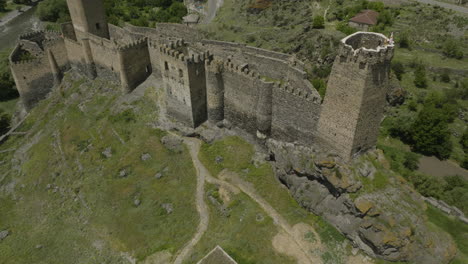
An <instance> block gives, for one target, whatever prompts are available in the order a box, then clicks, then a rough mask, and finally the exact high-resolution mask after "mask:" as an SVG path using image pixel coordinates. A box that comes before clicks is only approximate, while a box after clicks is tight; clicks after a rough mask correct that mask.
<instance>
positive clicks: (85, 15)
mask: <svg viewBox="0 0 468 264" xmlns="http://www.w3.org/2000/svg"><path fill="white" fill-rule="evenodd" d="M67 4H68V9H69V10H70V16H71V19H72V22H73V26H74V28H75V31H76V33H77V37H78V39H81V37H80V33H81V32H84V33H91V34H93V35H96V36H99V37H102V38H106V39H109V27H108V25H107V19H106V12H105V10H104V4H103V1H102V0H67Z"/></svg>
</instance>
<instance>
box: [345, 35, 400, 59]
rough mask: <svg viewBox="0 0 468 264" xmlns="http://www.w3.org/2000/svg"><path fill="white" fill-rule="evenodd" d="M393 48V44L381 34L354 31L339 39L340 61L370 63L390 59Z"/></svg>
mask: <svg viewBox="0 0 468 264" xmlns="http://www.w3.org/2000/svg"><path fill="white" fill-rule="evenodd" d="M393 50H394V45H393V44H391V41H390V39H388V38H387V37H386V36H384V35H383V34H380V33H374V32H356V33H354V34H352V35H349V36H348V37H346V38H344V39H342V40H341V47H340V52H339V56H340V61H341V62H356V63H365V64H367V65H372V64H379V63H385V62H387V61H390V60H391V59H392V58H393Z"/></svg>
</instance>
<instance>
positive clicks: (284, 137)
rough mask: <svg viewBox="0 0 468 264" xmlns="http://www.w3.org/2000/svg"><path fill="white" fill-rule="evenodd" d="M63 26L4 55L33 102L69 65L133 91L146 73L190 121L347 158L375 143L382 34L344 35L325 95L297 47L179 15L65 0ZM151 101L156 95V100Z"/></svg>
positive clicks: (383, 61)
mask: <svg viewBox="0 0 468 264" xmlns="http://www.w3.org/2000/svg"><path fill="white" fill-rule="evenodd" d="M67 2H68V7H69V10H70V14H71V18H72V22H70V23H65V24H62V26H61V32H53V31H41V32H34V33H29V34H26V35H23V36H21V37H20V39H19V43H18V44H17V46H16V47H15V49H14V50H13V52H12V53H11V55H10V65H11V70H12V73H13V77H14V79H15V82H16V85H17V89H18V91H19V93H20V96H21V100H22V102H23V104H24V106H25V108H26V110H28V111H29V110H30V109H32V108H33V107H34V105H35V104H36V103H37V102H38V101H40V100H41V99H44V98H45V97H46V96H47V94H48V93H49V92H50V91H51V90H52V89H53V87H55V86H56V85H58V84H59V83H60V81H61V79H62V76H63V74H64V72H66V71H68V70H70V69H75V70H78V71H80V72H82V73H84V74H85V75H86V76H88V77H89V78H91V79H94V78H97V77H99V78H105V79H108V80H112V81H114V82H116V83H119V84H120V86H121V87H122V90H123V91H124V92H131V91H132V90H133V89H135V88H136V87H137V86H138V85H139V84H141V83H142V82H144V81H145V80H146V79H147V78H148V77H149V76H150V75H154V76H155V77H156V79H158V80H161V79H162V83H161V82H158V83H155V84H154V86H155V87H158V86H161V85H162V84H163V85H164V89H165V96H166V103H167V113H168V115H169V116H170V117H172V118H173V119H175V120H176V121H180V122H182V123H184V124H185V125H187V126H190V127H193V128H195V127H198V126H200V125H201V124H203V123H205V122H207V121H208V122H211V123H215V124H216V123H220V122H225V123H229V124H230V125H232V126H234V127H237V128H240V129H243V130H245V131H247V132H249V133H251V134H253V135H256V136H257V137H259V138H260V139H266V138H273V139H276V140H280V141H285V142H295V143H298V144H301V145H305V146H311V145H318V146H320V147H321V148H322V149H326V150H327V151H330V150H331V151H334V152H335V153H337V154H338V155H339V156H341V157H342V158H343V159H345V160H349V159H351V158H352V157H354V156H356V155H359V154H360V153H363V152H365V151H366V150H368V149H371V148H373V147H374V146H375V144H376V141H377V136H378V131H379V125H380V122H381V119H382V115H383V110H384V106H385V98H386V94H387V87H388V85H387V84H388V79H389V72H390V61H391V59H392V57H393V49H394V47H393V45H389V39H387V38H386V37H385V36H384V35H382V34H377V33H368V32H358V33H355V34H352V35H350V36H348V37H346V38H344V39H343V40H342V41H341V43H340V47H339V52H338V55H337V57H336V59H335V62H334V65H333V68H332V72H331V75H330V78H329V81H328V88H327V95H326V96H325V98H324V100H322V98H321V96H320V95H319V94H318V92H317V91H316V89H315V88H314V87H313V86H312V84H311V83H310V82H309V80H308V79H307V73H306V72H305V71H304V64H303V63H302V62H300V61H298V60H297V59H295V57H294V56H292V55H288V54H282V53H277V52H272V51H268V50H264V49H259V48H254V47H249V46H246V45H243V44H238V43H230V42H221V41H213V40H206V39H203V35H202V34H201V33H200V32H198V31H197V30H196V29H194V28H191V27H187V26H184V25H181V24H164V23H161V24H158V26H157V27H156V28H143V27H134V26H126V27H124V28H121V27H117V26H114V25H111V24H107V21H106V16H105V10H104V6H103V3H102V1H101V0H67ZM155 103H156V102H155Z"/></svg>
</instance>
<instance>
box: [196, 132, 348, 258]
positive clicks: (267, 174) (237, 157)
mask: <svg viewBox="0 0 468 264" xmlns="http://www.w3.org/2000/svg"><path fill="white" fill-rule="evenodd" d="M253 154H254V148H253V146H252V145H250V144H249V143H247V142H246V141H244V140H243V139H241V138H239V137H226V138H224V139H222V140H219V141H216V142H214V143H212V144H211V145H210V144H203V145H202V148H201V151H200V154H199V158H200V160H201V161H202V162H203V164H204V165H205V166H206V168H207V169H208V170H209V171H210V173H211V174H212V175H213V176H215V175H218V174H219V172H221V170H223V169H224V168H226V169H228V170H230V171H234V172H237V173H238V174H239V175H240V176H241V178H242V179H243V180H245V181H247V182H249V183H251V184H252V185H253V187H254V188H255V190H256V191H257V192H258V193H259V194H260V195H261V196H262V197H263V198H264V199H265V200H266V201H267V202H268V203H269V204H270V205H271V206H273V208H275V209H276V210H277V211H278V212H279V213H280V214H281V215H282V216H283V217H284V218H285V219H286V220H287V221H288V222H289V224H290V225H295V224H297V223H301V222H303V223H306V224H309V225H311V226H313V227H314V228H315V229H316V231H317V232H318V234H319V235H320V239H321V240H322V243H324V244H325V245H326V247H327V249H328V250H327V252H328V254H324V255H323V258H331V259H333V260H334V261H335V263H341V261H342V256H343V255H345V254H346V252H345V251H344V249H342V248H341V247H340V246H339V245H341V244H342V242H343V241H344V240H345V238H344V236H343V235H341V234H340V233H339V232H338V231H337V230H336V229H335V228H334V227H333V226H331V225H330V224H328V223H327V222H325V221H324V220H322V219H321V218H320V217H318V216H315V215H313V214H311V213H310V212H307V211H306V210H305V209H303V208H302V207H301V206H300V205H299V204H298V203H297V202H296V201H295V200H294V199H293V198H292V196H291V195H290V194H289V192H288V190H287V188H286V187H285V186H283V185H282V184H281V183H280V182H279V181H278V179H276V177H275V175H274V172H273V170H272V168H271V166H270V164H269V163H264V164H261V165H260V166H258V167H256V166H255V165H254V164H253V163H252V162H251V160H252V155H253ZM218 156H221V157H222V158H223V161H222V162H220V163H216V162H215V160H216V157H218ZM329 254H331V256H328V255H329Z"/></svg>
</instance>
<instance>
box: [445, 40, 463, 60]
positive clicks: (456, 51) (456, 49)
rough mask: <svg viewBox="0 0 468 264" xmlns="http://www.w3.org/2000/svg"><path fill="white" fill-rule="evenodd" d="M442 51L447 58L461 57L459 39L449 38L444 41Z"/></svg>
mask: <svg viewBox="0 0 468 264" xmlns="http://www.w3.org/2000/svg"><path fill="white" fill-rule="evenodd" d="M443 53H444V55H445V56H447V57H449V58H455V59H459V60H460V59H462V58H463V51H462V50H461V47H460V43H459V41H456V40H455V39H453V38H449V39H447V40H446V41H445V43H444V46H443Z"/></svg>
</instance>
